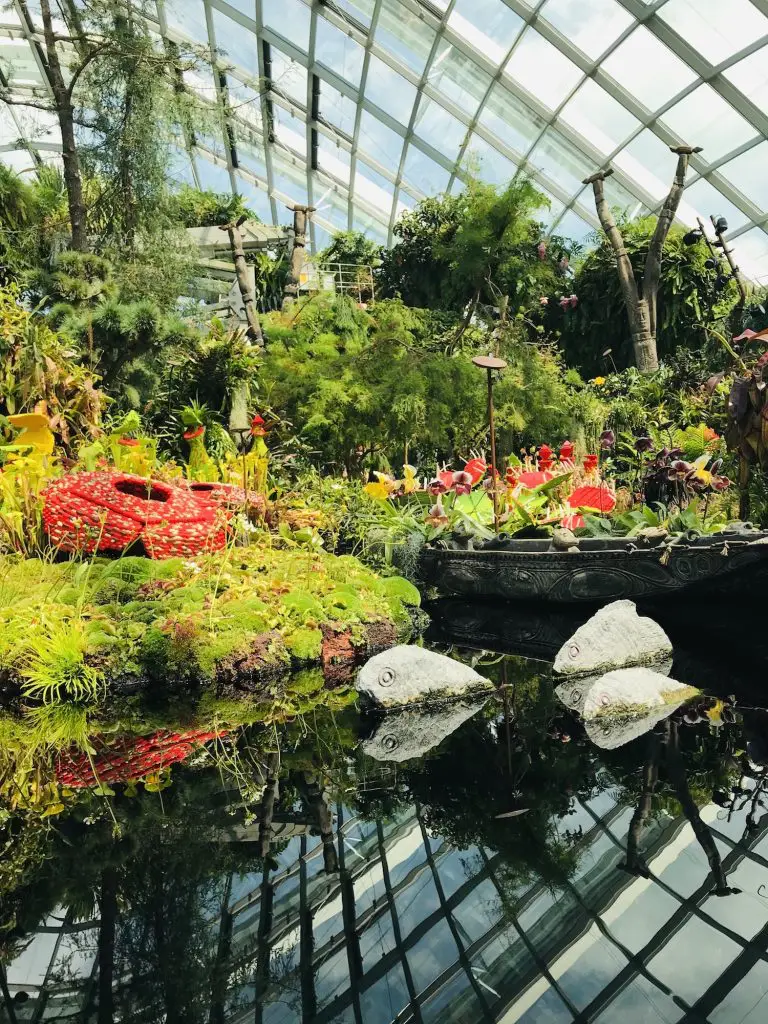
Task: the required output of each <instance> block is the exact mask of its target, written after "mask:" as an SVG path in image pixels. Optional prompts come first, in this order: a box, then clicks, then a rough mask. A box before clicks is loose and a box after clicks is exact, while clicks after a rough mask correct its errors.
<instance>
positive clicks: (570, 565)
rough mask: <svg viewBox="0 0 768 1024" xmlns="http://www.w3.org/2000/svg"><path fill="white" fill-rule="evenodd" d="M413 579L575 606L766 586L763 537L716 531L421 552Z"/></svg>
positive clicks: (464, 592)
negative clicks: (666, 541)
mask: <svg viewBox="0 0 768 1024" xmlns="http://www.w3.org/2000/svg"><path fill="white" fill-rule="evenodd" d="M421 578H422V581H423V582H424V584H426V585H427V586H428V587H434V588H435V589H436V590H437V592H438V593H439V594H441V595H450V596H458V597H494V598H502V599H505V600H530V601H551V602H558V603H567V604H570V603H575V602H582V601H591V602H604V601H614V600H618V599H619V598H630V599H632V600H636V599H640V598H654V599H656V598H660V597H665V596H674V595H677V594H680V593H685V594H686V595H693V594H697V595H701V596H706V595H712V594H717V595H723V594H727V593H737V592H742V593H743V592H744V590H745V588H746V587H747V586H749V587H752V586H755V585H759V584H760V583H761V582H766V583H768V532H757V531H755V532H753V533H733V534H717V535H715V536H710V537H702V538H697V539H695V540H686V541H684V542H679V543H677V544H674V545H672V546H671V547H669V548H664V547H661V546H655V547H637V546H636V545H635V544H634V543H632V542H630V541H623V540H619V541H617V540H590V541H582V542H581V545H580V548H579V550H578V551H554V550H551V548H550V546H549V544H548V542H547V541H541V540H518V541H514V540H513V541H508V542H506V544H505V546H504V547H503V548H499V549H484V550H478V551H459V550H449V549H440V548H426V549H424V551H423V553H422V556H421Z"/></svg>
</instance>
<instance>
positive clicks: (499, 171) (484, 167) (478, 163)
mask: <svg viewBox="0 0 768 1024" xmlns="http://www.w3.org/2000/svg"><path fill="white" fill-rule="evenodd" d="M464 166H465V167H466V168H467V170H469V171H470V172H471V173H472V174H474V175H476V176H477V177H478V178H480V179H481V180H482V181H489V182H491V184H493V185H506V184H507V183H508V182H509V181H510V180H511V179H512V177H513V176H514V173H515V171H516V170H517V166H516V165H515V164H513V163H512V161H511V160H507V158H506V157H505V156H502V154H501V153H499V151H498V150H497V149H494V148H493V146H491V145H489V143H487V142H486V141H485V139H481V138H480V136H479V135H473V136H472V138H471V139H470V141H469V146H468V148H467V152H466V154H465V157H464Z"/></svg>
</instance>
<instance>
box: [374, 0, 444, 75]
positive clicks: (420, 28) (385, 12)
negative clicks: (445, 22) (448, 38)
mask: <svg viewBox="0 0 768 1024" xmlns="http://www.w3.org/2000/svg"><path fill="white" fill-rule="evenodd" d="M374 38H375V40H376V42H377V43H378V44H379V45H380V46H382V47H384V49H385V50H387V51H388V52H389V53H391V54H392V55H393V56H394V57H397V58H398V60H401V61H402V62H403V63H404V64H406V65H407V66H408V67H409V68H410V69H411V71H415V72H416V73H417V74H421V72H422V71H423V70H424V67H425V65H426V63H427V58H428V57H429V54H430V51H431V50H432V43H433V42H434V39H435V33H434V31H433V29H431V28H430V27H429V25H425V24H424V22H423V21H422V20H421V19H420V18H419V17H418V16H417V15H416V14H414V13H413V12H412V11H409V10H408V9H407V8H406V7H404V6H403V5H402V4H401V3H400V0H383V2H382V5H381V10H380V11H379V20H378V22H377V24H376V34H375V37H374Z"/></svg>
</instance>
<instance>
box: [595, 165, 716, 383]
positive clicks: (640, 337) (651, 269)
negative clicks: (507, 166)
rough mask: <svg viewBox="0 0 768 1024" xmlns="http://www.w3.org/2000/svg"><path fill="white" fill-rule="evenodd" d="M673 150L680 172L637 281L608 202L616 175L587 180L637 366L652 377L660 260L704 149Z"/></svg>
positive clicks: (602, 173) (608, 172)
mask: <svg viewBox="0 0 768 1024" xmlns="http://www.w3.org/2000/svg"><path fill="white" fill-rule="evenodd" d="M671 149H672V152H673V153H676V154H677V169H676V171H675V177H674V180H673V182H672V185H671V187H670V190H669V193H668V194H667V198H666V199H665V200H664V205H663V206H662V208H661V212H660V214H659V217H658V220H657V222H656V230H655V231H654V233H653V237H652V238H651V242H650V245H649V246H648V255H647V256H646V260H645V268H644V271H643V274H642V276H641V277H640V279H639V280H638V279H637V278H636V277H635V272H634V270H633V269H632V263H631V261H630V258H629V254H628V252H627V248H626V245H625V243H624V238H623V237H622V234H621V231H619V229H618V227H617V226H616V221H615V220H614V217H613V214H612V213H611V208H610V206H609V205H608V200H607V199H606V198H605V179H606V178H608V177H609V176H610V175H611V174H613V170H612V168H608V169H607V170H604V171H598V172H597V173H596V174H592V175H590V177H588V178H585V179H584V184H585V185H591V186H592V190H593V192H594V195H595V208H596V210H597V216H598V218H599V220H600V225H601V227H602V229H603V231H604V232H605V234H606V236H607V238H608V240H609V242H610V243H611V246H612V247H613V251H614V253H615V254H616V266H617V268H618V272H619V281H620V282H621V290H622V292H623V294H624V302H625V304H626V307H627V316H628V318H629V327H630V332H631V334H632V346H633V348H634V352H635V362H636V364H637V368H638V370H640V372H641V373H653V372H654V371H655V370H657V369H658V367H659V357H658V353H657V349H656V299H657V295H658V291H659V281H660V280H661V257H662V253H663V251H664V242H665V241H666V238H667V235H668V234H669V229H670V228H671V227H672V223H673V221H674V219H675V214H676V213H677V209H678V207H679V206H680V200H681V199H682V198H683V190H684V188H685V177H686V174H687V173H688V163H689V161H690V158H691V155H692V154H693V153H700V152H701V147H693V146H674V147H671Z"/></svg>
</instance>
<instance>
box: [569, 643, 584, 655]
mask: <svg viewBox="0 0 768 1024" xmlns="http://www.w3.org/2000/svg"><path fill="white" fill-rule="evenodd" d="M580 653H581V651H580V650H579V645H578V644H571V646H570V647H569V648H568V657H569V658H578V656H579V654H580Z"/></svg>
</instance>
